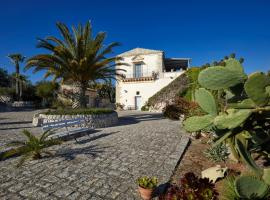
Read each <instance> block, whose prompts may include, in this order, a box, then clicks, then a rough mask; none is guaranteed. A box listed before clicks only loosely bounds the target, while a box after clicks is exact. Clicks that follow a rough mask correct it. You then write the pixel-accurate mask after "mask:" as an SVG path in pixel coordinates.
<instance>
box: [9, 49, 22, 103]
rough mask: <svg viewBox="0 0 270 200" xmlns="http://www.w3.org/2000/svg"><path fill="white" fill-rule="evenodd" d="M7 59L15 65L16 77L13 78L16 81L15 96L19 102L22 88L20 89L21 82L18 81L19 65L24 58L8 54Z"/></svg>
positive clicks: (19, 55)
mask: <svg viewBox="0 0 270 200" xmlns="http://www.w3.org/2000/svg"><path fill="white" fill-rule="evenodd" d="M8 57H9V58H10V60H11V62H12V63H13V64H14V65H15V68H16V72H15V73H16V76H15V77H14V78H15V80H16V96H17V99H18V100H21V97H22V87H20V86H21V85H22V84H21V81H20V63H22V62H23V61H24V59H25V57H24V56H22V55H21V54H19V53H17V54H10V55H8Z"/></svg>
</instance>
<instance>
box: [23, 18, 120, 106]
mask: <svg viewBox="0 0 270 200" xmlns="http://www.w3.org/2000/svg"><path fill="white" fill-rule="evenodd" d="M56 25H57V27H58V29H59V31H60V33H61V36H62V38H60V39H59V38H56V37H53V36H49V37H46V38H45V39H38V45H37V47H38V48H43V49H46V50H48V51H49V52H50V54H39V55H36V56H33V57H32V58H30V59H28V60H27V64H26V68H25V69H29V68H32V67H34V72H37V71H40V70H46V73H45V78H47V77H49V76H53V77H54V79H53V80H54V81H55V80H57V79H61V82H62V83H65V82H70V81H71V82H72V83H73V84H74V88H75V89H76V90H75V95H74V99H75V100H74V102H73V108H78V107H86V98H85V92H86V90H87V88H88V86H89V83H90V82H95V81H97V80H107V79H112V78H113V79H114V78H115V76H117V75H120V74H119V73H118V72H119V71H124V70H121V69H115V68H114V67H115V66H116V64H115V61H116V59H119V58H117V57H107V55H109V54H111V53H112V50H113V48H114V47H116V46H119V43H117V42H113V43H111V44H109V45H107V46H105V45H104V40H105V37H106V33H105V32H99V33H98V34H97V35H96V36H93V33H92V26H91V24H90V22H87V23H86V25H85V26H82V25H81V24H79V25H78V26H77V27H74V26H72V31H70V30H69V29H68V27H67V26H66V25H65V24H63V23H57V24H56ZM117 65H119V64H117ZM120 65H123V63H121V64H120Z"/></svg>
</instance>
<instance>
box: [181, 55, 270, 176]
mask: <svg viewBox="0 0 270 200" xmlns="http://www.w3.org/2000/svg"><path fill="white" fill-rule="evenodd" d="M198 82H199V84H200V85H201V88H200V89H198V90H197V91H196V93H195V100H196V101H197V103H198V104H199V105H200V107H201V108H202V109H203V110H204V111H205V112H206V113H207V114H206V115H204V116H193V117H190V118H188V119H186V120H185V121H184V128H185V129H186V130H187V131H190V132H194V131H200V130H206V129H209V128H211V130H215V133H216V135H218V136H219V138H218V139H217V141H216V144H220V143H221V142H224V141H229V142H230V147H231V149H232V151H233V152H235V155H236V157H237V158H239V161H243V162H244V163H246V164H247V165H248V166H249V167H250V168H251V169H252V170H254V171H255V172H256V173H257V174H262V170H261V169H260V168H259V167H258V166H257V165H256V163H255V161H254V160H253V158H252V156H251V153H252V151H256V152H262V153H264V154H268V155H270V148H268V147H269V146H270V133H269V130H270V123H269V121H270V77H269V76H267V75H265V74H264V73H262V72H256V73H253V74H251V75H249V76H247V75H246V74H245V73H244V70H243V67H242V65H241V64H240V62H239V61H237V60H235V59H233V58H230V59H227V60H225V66H214V67H208V68H206V69H204V70H202V71H201V72H200V74H199V76H198ZM213 94H214V95H213ZM221 104H222V105H221Z"/></svg>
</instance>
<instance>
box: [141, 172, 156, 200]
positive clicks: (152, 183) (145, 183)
mask: <svg viewBox="0 0 270 200" xmlns="http://www.w3.org/2000/svg"><path fill="white" fill-rule="evenodd" d="M137 183H138V185H139V193H140V195H141V197H142V199H144V200H150V199H151V198H152V194H153V191H154V189H155V188H156V187H157V184H158V179H157V178H156V177H148V176H142V177H140V178H138V179H137Z"/></svg>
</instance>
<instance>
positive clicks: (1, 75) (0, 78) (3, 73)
mask: <svg viewBox="0 0 270 200" xmlns="http://www.w3.org/2000/svg"><path fill="white" fill-rule="evenodd" d="M10 84H11V83H10V76H9V74H8V72H7V70H5V69H3V68H0V87H9V86H10Z"/></svg>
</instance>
